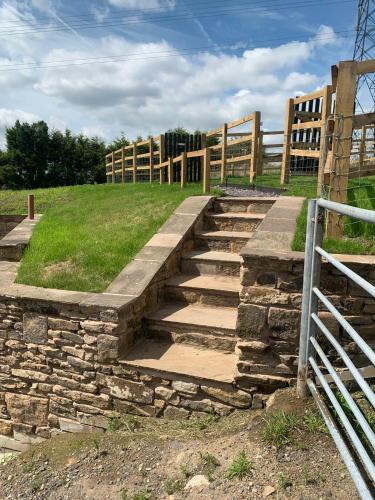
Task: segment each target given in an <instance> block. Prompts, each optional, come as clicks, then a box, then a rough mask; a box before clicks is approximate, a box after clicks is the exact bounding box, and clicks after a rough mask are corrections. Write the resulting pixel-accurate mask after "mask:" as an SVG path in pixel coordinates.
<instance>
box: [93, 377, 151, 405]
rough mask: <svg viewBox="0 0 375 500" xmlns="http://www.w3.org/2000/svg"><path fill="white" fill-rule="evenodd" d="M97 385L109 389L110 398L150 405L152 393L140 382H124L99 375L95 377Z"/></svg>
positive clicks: (116, 378) (120, 379) (117, 378)
mask: <svg viewBox="0 0 375 500" xmlns="http://www.w3.org/2000/svg"><path fill="white" fill-rule="evenodd" d="M96 380H97V383H98V384H99V385H102V386H104V387H107V388H108V389H109V392H110V394H111V396H114V397H116V398H119V399H127V400H128V401H131V402H135V403H145V404H151V403H152V402H153V399H154V391H153V390H152V389H150V388H149V387H147V386H145V385H144V384H142V383H141V382H133V381H131V380H124V379H122V378H119V377H110V376H106V375H102V374H100V373H98V374H97V376H96Z"/></svg>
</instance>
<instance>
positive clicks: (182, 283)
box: [166, 274, 241, 294]
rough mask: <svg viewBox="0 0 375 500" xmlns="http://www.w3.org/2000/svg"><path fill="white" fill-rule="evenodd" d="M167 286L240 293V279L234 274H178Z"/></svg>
mask: <svg viewBox="0 0 375 500" xmlns="http://www.w3.org/2000/svg"><path fill="white" fill-rule="evenodd" d="M166 285H167V286H173V287H181V288H192V289H199V290H210V291H212V292H216V293H224V294H225V293H228V292H229V293H237V294H238V293H239V292H240V289H241V285H240V279H239V278H237V277H233V276H191V275H187V274H176V275H175V276H173V277H172V278H170V279H169V280H168V281H167V282H166Z"/></svg>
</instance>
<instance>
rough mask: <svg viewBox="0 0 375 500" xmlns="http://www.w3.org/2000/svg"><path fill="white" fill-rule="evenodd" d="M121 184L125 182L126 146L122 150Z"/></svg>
mask: <svg viewBox="0 0 375 500" xmlns="http://www.w3.org/2000/svg"><path fill="white" fill-rule="evenodd" d="M121 182H122V183H123V184H124V182H125V150H124V146H122V148H121Z"/></svg>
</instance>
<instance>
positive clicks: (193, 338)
mask: <svg viewBox="0 0 375 500" xmlns="http://www.w3.org/2000/svg"><path fill="white" fill-rule="evenodd" d="M144 333H145V338H146V339H152V340H153V341H158V342H162V343H163V342H164V343H168V344H189V345H194V346H196V347H200V348H202V349H213V350H214V351H215V350H216V351H223V352H232V353H233V352H235V349H236V344H237V337H231V336H228V335H222V334H221V335H214V334H209V335H208V334H207V333H199V332H195V331H193V330H192V329H191V328H190V329H189V331H186V332H184V331H181V329H179V328H177V329H176V328H174V327H173V325H172V326H170V325H159V324H157V323H155V324H153V323H151V322H150V323H148V325H147V327H146V329H145V332H144Z"/></svg>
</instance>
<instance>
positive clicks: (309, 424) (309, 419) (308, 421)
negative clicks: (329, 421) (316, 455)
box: [303, 412, 328, 434]
mask: <svg viewBox="0 0 375 500" xmlns="http://www.w3.org/2000/svg"><path fill="white" fill-rule="evenodd" d="M303 426H304V427H305V429H306V430H307V431H308V432H313V433H315V432H322V433H323V434H327V432H328V429H327V427H326V424H325V422H324V420H323V417H322V416H321V415H320V414H319V413H314V412H308V413H306V414H305V415H304V417H303Z"/></svg>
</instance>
